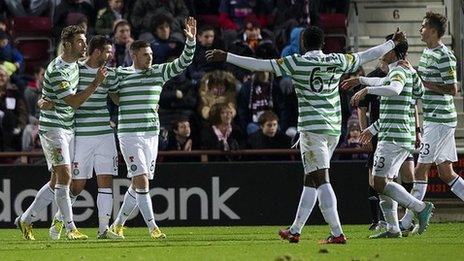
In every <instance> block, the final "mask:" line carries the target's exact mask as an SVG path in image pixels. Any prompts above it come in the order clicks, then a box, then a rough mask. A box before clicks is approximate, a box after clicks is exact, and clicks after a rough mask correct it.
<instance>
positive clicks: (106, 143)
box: [72, 134, 118, 179]
mask: <svg viewBox="0 0 464 261" xmlns="http://www.w3.org/2000/svg"><path fill="white" fill-rule="evenodd" d="M75 146H76V149H75V152H74V158H73V163H72V178H73V179H91V178H92V176H93V170H94V169H95V174H96V175H102V174H106V175H113V176H117V175H118V152H117V150H116V142H115V141H114V135H113V134H106V135H100V136H76V144H75Z"/></svg>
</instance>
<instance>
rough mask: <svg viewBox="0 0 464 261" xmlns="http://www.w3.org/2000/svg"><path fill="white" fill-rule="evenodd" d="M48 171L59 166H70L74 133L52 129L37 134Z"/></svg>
mask: <svg viewBox="0 0 464 261" xmlns="http://www.w3.org/2000/svg"><path fill="white" fill-rule="evenodd" d="M39 138H40V143H41V144H42V149H43V151H44V154H45V159H46V160H47V166H48V170H50V171H51V170H52V168H53V167H55V166H59V165H71V160H72V158H71V156H72V155H74V131H69V130H63V129H54V130H49V131H45V132H42V133H39Z"/></svg>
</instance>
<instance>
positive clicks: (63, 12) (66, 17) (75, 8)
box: [52, 0, 95, 40]
mask: <svg viewBox="0 0 464 261" xmlns="http://www.w3.org/2000/svg"><path fill="white" fill-rule="evenodd" d="M83 16H85V17H87V19H88V22H89V23H88V25H89V28H92V30H93V27H94V25H95V10H94V9H93V7H92V5H91V4H90V3H88V2H85V1H84V0H62V1H61V3H60V4H59V5H58V6H57V7H56V8H55V11H54V14H53V28H52V35H53V37H54V38H55V39H56V40H58V39H59V38H60V34H61V31H62V30H63V28H64V27H66V26H68V25H75V24H78V20H79V19H81V18H82V17H83Z"/></svg>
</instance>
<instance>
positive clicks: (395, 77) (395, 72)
mask: <svg viewBox="0 0 464 261" xmlns="http://www.w3.org/2000/svg"><path fill="white" fill-rule="evenodd" d="M388 80H389V81H390V82H399V83H400V84H401V85H402V86H404V85H405V84H406V74H405V72H404V69H403V68H401V67H400V66H397V67H395V68H393V69H391V70H390V72H389V73H388Z"/></svg>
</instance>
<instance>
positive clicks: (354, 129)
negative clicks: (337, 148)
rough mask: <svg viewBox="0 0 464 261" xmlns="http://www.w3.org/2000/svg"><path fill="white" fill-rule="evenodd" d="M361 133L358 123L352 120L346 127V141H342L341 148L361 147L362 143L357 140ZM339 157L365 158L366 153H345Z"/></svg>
mask: <svg viewBox="0 0 464 261" xmlns="http://www.w3.org/2000/svg"><path fill="white" fill-rule="evenodd" d="M360 135H361V128H360V127H359V124H358V123H355V122H353V123H352V124H351V125H350V126H349V128H348V135H347V137H346V141H345V142H343V143H342V145H341V147H342V148H362V143H361V142H360V141H359V136H360ZM340 159H345V160H347V159H358V160H361V159H363V160H364V159H367V154H346V155H344V156H343V157H340Z"/></svg>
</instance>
